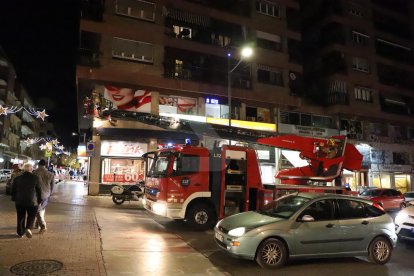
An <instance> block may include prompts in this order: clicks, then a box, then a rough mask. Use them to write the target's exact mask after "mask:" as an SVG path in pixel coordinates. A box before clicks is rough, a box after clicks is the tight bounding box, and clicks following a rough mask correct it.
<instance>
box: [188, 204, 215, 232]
mask: <svg viewBox="0 0 414 276" xmlns="http://www.w3.org/2000/svg"><path fill="white" fill-rule="evenodd" d="M186 221H187V223H188V224H189V225H190V226H191V227H192V228H194V229H197V230H206V229H209V228H211V227H212V225H213V224H214V214H213V211H212V210H211V208H210V207H209V206H208V205H207V204H203V203H201V204H194V205H193V206H191V207H190V209H189V210H188V212H187V216H186Z"/></svg>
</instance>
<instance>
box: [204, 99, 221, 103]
mask: <svg viewBox="0 0 414 276" xmlns="http://www.w3.org/2000/svg"><path fill="white" fill-rule="evenodd" d="M206 104H220V102H219V100H218V99H214V98H206Z"/></svg>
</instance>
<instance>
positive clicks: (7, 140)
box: [0, 48, 42, 169]
mask: <svg viewBox="0 0 414 276" xmlns="http://www.w3.org/2000/svg"><path fill="white" fill-rule="evenodd" d="M0 105H1V106H2V107H3V108H8V109H10V110H13V109H20V108H21V107H25V108H26V109H21V110H20V111H18V112H16V113H11V114H7V115H5V114H2V115H0V135H1V142H0V167H1V168H4V169H10V168H11V166H12V165H13V164H19V165H22V164H23V163H25V162H29V161H32V162H34V160H38V159H39V158H40V154H41V153H40V150H39V149H38V147H34V146H33V145H29V144H28V143H26V139H27V138H28V137H38V136H39V133H40V131H41V125H42V124H41V123H40V122H39V121H37V120H36V119H35V118H34V117H33V116H32V115H30V114H29V112H28V111H27V110H30V108H33V107H34V104H33V101H32V100H31V98H30V96H29V95H28V93H27V91H26V90H25V88H24V87H23V86H22V85H21V84H20V83H19V82H18V81H17V80H16V73H15V71H14V68H13V65H12V64H11V63H10V62H9V60H8V59H7V57H6V54H5V53H4V51H2V50H1V48H0Z"/></svg>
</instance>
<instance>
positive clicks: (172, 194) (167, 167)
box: [144, 145, 273, 229]
mask: <svg viewBox="0 0 414 276" xmlns="http://www.w3.org/2000/svg"><path fill="white" fill-rule="evenodd" d="M146 157H147V158H148V164H149V170H148V173H147V179H146V184H145V197H144V207H145V208H146V209H147V210H149V211H151V212H153V213H155V214H158V215H161V216H165V217H168V218H172V219H176V220H186V221H187V223H189V224H190V225H191V226H192V227H194V228H196V229H207V228H209V227H212V226H213V225H214V223H215V222H216V221H217V219H219V218H223V217H225V216H228V215H232V214H235V213H239V212H244V211H247V210H256V209H258V208H259V207H261V206H263V205H264V204H266V203H267V202H266V201H269V200H272V193H273V191H271V190H267V191H266V190H265V189H264V188H263V185H262V182H261V176H260V170H259V165H258V160H257V157H256V151H255V150H254V149H251V148H248V147H239V146H229V145H224V146H222V147H221V148H218V147H215V148H214V149H213V150H211V151H210V150H208V149H207V148H204V147H194V146H177V147H172V148H166V149H161V150H159V151H156V152H150V153H147V154H146Z"/></svg>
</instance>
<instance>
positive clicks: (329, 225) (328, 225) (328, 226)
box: [326, 223, 335, 228]
mask: <svg viewBox="0 0 414 276" xmlns="http://www.w3.org/2000/svg"><path fill="white" fill-rule="evenodd" d="M334 225H335V224H332V223H328V224H327V225H326V227H327V228H332V227H334Z"/></svg>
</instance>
